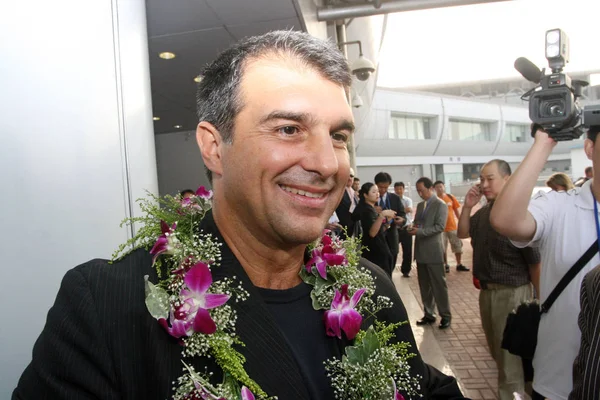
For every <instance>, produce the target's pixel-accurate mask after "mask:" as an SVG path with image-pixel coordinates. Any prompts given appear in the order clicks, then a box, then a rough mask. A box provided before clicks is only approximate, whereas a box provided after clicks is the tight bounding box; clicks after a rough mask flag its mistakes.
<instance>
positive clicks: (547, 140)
mask: <svg viewBox="0 0 600 400" xmlns="http://www.w3.org/2000/svg"><path fill="white" fill-rule="evenodd" d="M534 145H544V146H550V147H551V148H554V146H556V140H554V139H552V138H551V137H550V135H548V134H547V133H546V132H545V131H543V130H542V129H541V128H540V129H538V130H536V132H535V136H534Z"/></svg>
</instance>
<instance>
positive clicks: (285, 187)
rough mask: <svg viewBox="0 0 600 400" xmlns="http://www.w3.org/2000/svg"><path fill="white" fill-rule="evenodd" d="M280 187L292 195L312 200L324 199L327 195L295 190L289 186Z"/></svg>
mask: <svg viewBox="0 0 600 400" xmlns="http://www.w3.org/2000/svg"><path fill="white" fill-rule="evenodd" d="M279 186H280V187H281V188H282V189H283V190H285V191H286V192H290V193H293V194H297V195H300V196H305V197H310V198H311V199H320V198H321V197H323V196H324V195H325V193H313V192H308V191H306V190H299V189H294V188H291V187H289V186H284V185H279Z"/></svg>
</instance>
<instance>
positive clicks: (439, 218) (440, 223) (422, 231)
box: [416, 200, 448, 237]
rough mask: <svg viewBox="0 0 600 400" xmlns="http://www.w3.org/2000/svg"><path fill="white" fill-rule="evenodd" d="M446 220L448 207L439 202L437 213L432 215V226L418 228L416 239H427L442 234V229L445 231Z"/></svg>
mask: <svg viewBox="0 0 600 400" xmlns="http://www.w3.org/2000/svg"><path fill="white" fill-rule="evenodd" d="M436 201H437V200H436ZM430 207H431V206H430ZM432 211H433V210H432ZM447 219H448V206H447V205H446V203H442V202H440V205H439V206H438V211H437V212H436V213H435V215H434V220H433V226H428V227H423V228H418V229H417V232H416V235H417V237H427V236H431V235H435V234H436V233H442V232H444V229H446V220H447Z"/></svg>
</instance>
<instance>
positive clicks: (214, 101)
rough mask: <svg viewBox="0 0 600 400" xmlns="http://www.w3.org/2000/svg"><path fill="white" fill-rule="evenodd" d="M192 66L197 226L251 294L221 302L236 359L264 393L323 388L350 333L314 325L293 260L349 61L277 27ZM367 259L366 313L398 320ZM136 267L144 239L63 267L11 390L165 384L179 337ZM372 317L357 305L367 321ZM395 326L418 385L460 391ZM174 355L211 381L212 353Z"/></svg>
mask: <svg viewBox="0 0 600 400" xmlns="http://www.w3.org/2000/svg"><path fill="white" fill-rule="evenodd" d="M298 66H301V68H299V67H298ZM203 76H204V80H203V81H202V83H200V84H199V87H198V95H197V102H198V104H197V107H198V115H199V119H200V123H199V124H198V126H197V130H196V137H197V141H198V145H199V147H200V151H201V154H202V158H203V160H204V164H205V165H206V167H207V175H208V177H209V180H210V181H211V183H212V188H213V193H214V195H213V203H212V204H213V209H212V211H210V212H209V213H208V214H207V215H206V216H205V218H204V219H203V220H202V221H201V223H200V226H199V229H200V230H201V231H203V232H204V233H207V234H211V235H212V237H214V240H215V241H216V242H217V243H220V244H221V246H220V253H221V258H220V265H219V266H218V267H215V268H214V269H211V273H212V275H213V276H212V278H213V279H214V280H215V281H220V280H223V279H224V278H228V279H231V280H233V281H234V282H239V284H240V285H241V287H243V288H244V289H245V290H246V291H247V292H248V294H249V297H248V298H247V299H245V300H243V301H239V302H237V301H233V302H231V304H230V307H231V308H232V309H233V310H235V311H236V313H237V319H236V326H235V331H236V334H237V335H238V337H239V338H240V339H241V341H242V342H244V344H245V345H244V346H243V347H241V346H236V347H238V348H239V351H240V353H241V354H242V355H243V356H244V358H245V363H244V369H245V371H246V372H247V373H248V375H249V376H250V378H251V379H253V380H254V381H256V383H257V384H258V385H259V386H260V387H261V388H262V389H263V390H264V391H265V392H266V393H268V395H270V396H278V398H280V399H285V400H309V399H322V400H329V399H332V398H334V390H333V388H332V386H331V382H330V381H329V378H328V376H327V374H326V371H325V368H324V365H323V362H324V361H325V360H327V359H331V358H332V357H334V358H338V359H339V358H340V357H341V355H342V354H343V352H344V349H345V347H346V346H348V345H349V344H351V343H352V342H351V341H350V340H347V338H346V337H344V338H343V339H339V338H338V337H335V336H334V337H332V336H328V335H326V334H325V329H324V324H323V317H324V314H323V310H315V309H314V308H313V307H312V302H311V298H310V293H311V290H312V286H310V285H308V284H306V283H305V282H303V281H302V280H301V278H300V277H299V273H298V272H299V270H300V268H302V267H303V262H304V256H305V252H306V248H307V244H309V243H311V242H312V241H314V240H315V239H317V238H318V237H319V236H320V235H321V234H322V230H323V227H324V226H325V223H326V222H327V220H328V218H329V217H330V216H331V215H332V213H333V211H334V209H335V207H336V206H337V204H338V203H339V199H340V198H341V197H342V195H343V193H344V190H345V186H346V182H347V181H348V179H349V175H350V162H349V156H348V150H347V147H346V142H347V140H348V138H349V136H350V135H352V133H353V129H354V124H353V117H352V111H351V108H350V106H349V104H348V101H347V98H346V94H347V93H348V91H349V89H350V85H351V82H352V80H351V75H350V71H349V68H348V65H347V62H346V60H345V58H344V57H343V55H342V54H341V53H340V52H339V50H337V48H336V47H335V45H333V44H331V43H329V42H325V41H322V40H319V39H316V38H314V37H311V36H310V35H308V34H305V33H302V32H297V31H278V32H269V33H267V34H265V35H263V36H260V37H251V38H246V39H244V40H242V41H241V42H239V43H237V44H235V45H234V46H233V47H232V48H230V49H228V50H226V51H225V52H224V53H222V54H221V55H220V56H219V57H218V58H217V60H215V61H214V62H213V63H211V64H209V65H208V66H207V67H206V68H205V70H204V71H203ZM234 138H235V139H234ZM365 268H366V270H368V271H370V273H371V274H372V275H373V276H374V278H375V284H376V288H375V293H374V296H379V295H382V296H386V297H389V298H390V300H391V301H392V303H393V307H392V308H389V309H385V310H383V311H382V312H380V313H379V314H378V315H377V318H378V319H381V320H383V321H386V322H389V323H395V322H400V321H404V320H406V319H407V316H406V310H405V309H404V307H403V305H402V301H401V300H400V297H399V296H398V294H397V292H396V291H395V288H394V285H393V284H392V283H391V281H389V280H388V279H385V278H383V276H384V275H383V274H382V273H381V272H378V271H377V268H376V267H373V266H369V265H366V266H365ZM145 275H149V278H148V280H149V281H150V282H157V279H158V277H157V272H156V271H155V270H154V268H153V267H152V257H151V256H150V255H149V254H148V253H147V252H146V251H145V250H143V249H139V250H137V251H135V252H133V253H132V254H130V255H128V256H127V257H125V258H123V259H122V260H120V261H118V262H116V263H114V264H109V263H107V262H106V261H104V260H93V261H90V262H88V263H85V264H83V265H81V266H79V267H77V268H75V269H73V270H71V271H69V272H68V273H67V274H66V276H65V278H64V280H63V282H62V285H61V288H60V291H59V293H58V296H57V298H56V302H55V304H54V306H53V307H52V308H51V310H50V312H49V313H48V319H47V322H46V326H45V327H44V330H43V331H42V333H41V335H40V337H39V338H38V340H37V342H36V344H35V347H34V349H33V359H32V362H31V364H30V365H29V366H28V367H27V368H26V370H25V372H24V373H23V375H22V377H21V379H20V381H19V384H18V387H17V388H16V389H15V391H14V393H13V400H34V399H35V400H41V399H62V400H86V399H107V400H112V399H140V400H141V399H144V400H146V399H166V398H173V396H174V395H175V393H174V389H173V385H177V379H178V377H180V376H181V373H182V369H183V367H182V363H181V361H182V359H181V354H182V350H183V348H182V347H181V345H180V342H179V340H178V339H177V338H174V337H171V336H170V335H169V334H168V333H167V332H166V330H165V329H163V327H161V326H160V324H159V323H158V322H157V321H156V320H155V318H154V317H152V316H151V315H150V313H149V312H148V310H147V309H146V306H145V304H144V301H145V293H144V276H145ZM371 323H372V319H370V318H369V319H367V318H365V319H363V327H364V328H366V327H367V326H368V325H369V324H371ZM394 334H395V339H393V340H394V341H396V340H399V341H406V342H408V343H409V345H410V350H409V351H411V352H413V353H414V354H415V357H413V358H411V359H410V360H409V361H408V362H409V364H410V374H411V376H412V377H414V378H415V379H417V380H418V384H419V385H420V388H421V389H420V390H419V392H420V393H419V394H420V395H422V396H423V397H424V398H429V399H461V398H463V397H462V395H461V393H460V390H459V389H458V386H457V384H456V381H455V380H454V379H453V378H451V377H447V376H445V375H443V374H441V373H440V372H439V371H436V370H435V369H433V368H431V367H429V366H427V365H426V364H425V363H424V362H423V360H422V359H421V357H420V355H419V352H418V349H417V347H416V343H415V341H414V337H413V335H412V332H411V330H410V326H408V325H403V326H399V327H398V328H397V329H396V330H395V332H394ZM194 343H195V345H197V342H194ZM185 361H186V362H187V363H188V365H190V367H193V368H194V370H195V371H199V372H204V371H206V373H207V374H210V376H211V380H212V381H213V382H212V383H213V384H216V383H218V382H220V380H221V378H222V377H223V371H222V370H221V368H220V367H219V366H218V365H216V363H215V361H214V358H212V357H193V358H191V357H186V358H185ZM187 383H188V384H189V386H190V388H191V389H192V390H193V387H194V383H193V382H189V381H188V382H187ZM185 389H186V390H187V387H186V388H185ZM186 393H187V392H186ZM403 395H404V396H405V397H407V394H406V393H404V394H403ZM191 397H192V396H187V395H182V394H181V393H178V394H177V395H176V398H178V399H182V398H191ZM196 397H198V396H196ZM202 397H204V396H202ZM229 400H237V399H232V398H230V399H229Z"/></svg>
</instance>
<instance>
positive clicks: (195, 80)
mask: <svg viewBox="0 0 600 400" xmlns="http://www.w3.org/2000/svg"><path fill="white" fill-rule="evenodd" d="M202 79H204V77H203V76H202V75H198V76H196V77H195V78H194V82H196V83H200V82H202Z"/></svg>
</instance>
